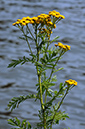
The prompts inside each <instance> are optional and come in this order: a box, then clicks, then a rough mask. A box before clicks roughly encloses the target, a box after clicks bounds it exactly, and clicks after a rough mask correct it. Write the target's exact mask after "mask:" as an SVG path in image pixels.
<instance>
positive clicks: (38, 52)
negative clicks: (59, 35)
mask: <svg viewBox="0 0 85 129" xmlns="http://www.w3.org/2000/svg"><path fill="white" fill-rule="evenodd" d="M35 35H36V40H35V42H36V48H37V62H39V54H40V50H39V48H38V47H39V46H38V43H37V25H36V26H35ZM36 69H37V75H38V82H39V88H40V103H41V110H42V112H43V126H44V129H46V116H45V110H44V103H43V95H42V85H41V71H40V70H39V68H38V65H37V66H36Z"/></svg>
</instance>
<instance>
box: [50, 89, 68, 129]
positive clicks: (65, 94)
mask: <svg viewBox="0 0 85 129" xmlns="http://www.w3.org/2000/svg"><path fill="white" fill-rule="evenodd" d="M68 91H69V87H67V90H66V93H65V95H64V96H63V98H62V100H61V101H60V103H59V105H58V107H57V109H55V113H54V115H53V119H52V122H51V126H50V129H52V125H53V121H54V119H55V116H56V112H57V111H58V109H59V108H60V106H61V104H62V102H63V100H64V99H65V97H66V95H67V94H68Z"/></svg>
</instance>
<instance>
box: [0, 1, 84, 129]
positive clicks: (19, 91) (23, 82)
mask: <svg viewBox="0 0 85 129" xmlns="http://www.w3.org/2000/svg"><path fill="white" fill-rule="evenodd" d="M52 10H56V11H59V12H60V13H61V14H62V15H64V16H65V19H64V20H61V21H60V22H59V23H58V25H57V28H56V29H55V30H54V33H53V35H52V38H54V37H55V36H57V35H58V36H60V38H59V40H60V41H61V42H62V43H66V44H68V45H70V46H71V51H68V52H67V53H65V55H64V56H63V59H62V60H61V61H60V63H59V64H58V67H64V70H62V71H60V72H58V73H57V78H58V83H60V82H64V81H65V80H66V79H69V78H72V79H75V80H76V81H77V82H78V86H77V87H75V88H74V89H72V91H71V92H70V93H69V94H68V96H67V97H66V99H65V101H64V103H63V105H62V107H61V110H62V111H64V110H65V111H66V113H68V114H69V117H70V119H67V120H66V121H61V122H60V124H59V125H58V126H57V125H56V126H53V129H56V128H57V127H58V129H64V128H68V127H70V129H85V1H84V0H0V129H9V128H11V127H10V126H9V125H8V124H7V119H9V118H14V117H18V118H19V119H21V120H23V119H27V120H29V122H30V123H31V124H32V125H33V126H35V124H36V122H38V116H37V113H38V111H37V110H38V109H39V103H38V102H37V104H36V103H35V102H34V101H32V100H31V101H30V100H29V101H25V102H24V103H22V104H20V106H19V108H18V109H15V110H14V111H13V112H12V113H10V111H7V110H6V108H7V104H8V102H9V101H10V100H11V98H12V97H16V96H17V97H18V96H19V95H27V94H28V93H35V92H36V90H35V84H36V82H37V77H36V71H35V69H34V67H33V65H30V64H25V65H23V66H21V65H19V66H17V67H16V68H10V69H8V68H7V66H8V64H9V63H10V62H11V60H12V59H19V58H21V57H23V56H26V57H28V54H29V53H28V47H27V44H26V43H25V42H24V41H23V40H20V39H19V36H21V31H19V30H18V29H17V28H16V27H14V26H12V23H14V22H15V21H16V20H17V19H18V18H20V19H21V18H22V17H24V16H30V17H33V16H37V15H38V14H41V13H48V12H49V11H52ZM33 49H34V48H33Z"/></svg>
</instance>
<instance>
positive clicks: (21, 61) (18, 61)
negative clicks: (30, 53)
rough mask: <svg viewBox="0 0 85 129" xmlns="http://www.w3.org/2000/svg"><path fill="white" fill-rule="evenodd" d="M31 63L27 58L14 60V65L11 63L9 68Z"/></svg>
mask: <svg viewBox="0 0 85 129" xmlns="http://www.w3.org/2000/svg"><path fill="white" fill-rule="evenodd" d="M29 61H31V60H30V59H29V58H26V57H25V56H24V57H23V59H19V60H12V63H10V64H9V65H8V68H10V67H15V66H16V65H18V64H21V65H23V64H24V63H25V62H29Z"/></svg>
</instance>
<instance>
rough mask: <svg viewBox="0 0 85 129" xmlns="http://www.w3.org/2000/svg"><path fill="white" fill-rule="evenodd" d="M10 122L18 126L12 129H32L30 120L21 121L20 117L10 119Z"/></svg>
mask: <svg viewBox="0 0 85 129" xmlns="http://www.w3.org/2000/svg"><path fill="white" fill-rule="evenodd" d="M8 124H10V125H12V126H16V128H12V129H31V124H30V123H29V122H28V121H26V120H23V121H22V123H21V122H20V120H19V119H18V118H14V119H9V120H8Z"/></svg>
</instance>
